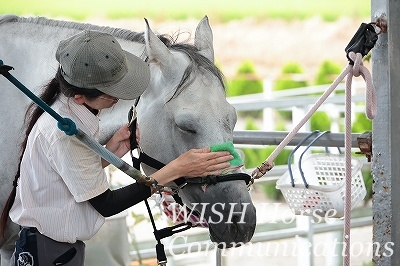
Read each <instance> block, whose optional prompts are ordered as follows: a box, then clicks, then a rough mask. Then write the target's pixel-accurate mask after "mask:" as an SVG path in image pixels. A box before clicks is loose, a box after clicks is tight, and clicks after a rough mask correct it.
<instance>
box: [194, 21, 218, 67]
mask: <svg viewBox="0 0 400 266" xmlns="http://www.w3.org/2000/svg"><path fill="white" fill-rule="evenodd" d="M194 45H195V46H196V47H197V48H198V49H199V50H200V54H201V55H203V56H205V57H206V58H208V59H209V60H210V61H211V62H214V48H213V33H212V30H211V27H210V24H209V22H208V17H207V16H205V17H204V18H203V19H202V20H201V21H200V23H199V25H197V28H196V33H195V37H194Z"/></svg>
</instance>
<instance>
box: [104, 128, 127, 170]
mask: <svg viewBox="0 0 400 266" xmlns="http://www.w3.org/2000/svg"><path fill="white" fill-rule="evenodd" d="M130 136H131V132H130V131H129V128H128V125H124V126H123V127H121V128H120V129H118V131H117V132H115V134H114V136H112V138H111V139H110V140H109V141H108V142H107V144H106V148H107V149H108V150H109V151H111V152H112V153H114V154H115V155H116V156H118V157H120V158H121V157H122V156H124V155H125V154H126V153H127V152H128V151H129V149H130V147H131V145H130V141H129V137H130ZM106 165H108V163H106ZM103 166H104V162H103Z"/></svg>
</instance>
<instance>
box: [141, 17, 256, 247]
mask: <svg viewBox="0 0 400 266" xmlns="http://www.w3.org/2000/svg"><path fill="white" fill-rule="evenodd" d="M161 39H162V37H157V36H156V35H155V34H154V33H153V32H152V31H151V30H150V28H149V26H148V25H147V30H146V33H145V42H146V54H147V57H148V62H149V65H150V69H151V81H150V86H149V87H148V89H147V90H146V91H145V92H144V94H143V95H142V97H141V99H140V101H139V105H138V106H137V110H138V125H139V130H140V147H141V149H142V150H143V151H144V152H145V153H147V154H148V155H149V156H151V157H153V158H155V159H157V160H159V161H161V162H163V163H165V164H167V163H168V162H170V161H172V160H173V159H175V158H177V157H178V156H179V155H180V154H182V153H184V152H186V151H188V150H189V149H192V148H203V147H207V146H211V145H213V144H218V143H222V142H226V141H232V139H233V129H234V126H235V124H236V119H237V117H236V112H235V109H234V108H233V107H232V106H231V105H230V104H229V103H228V102H227V100H226V94H225V88H224V82H223V76H222V74H221V72H220V71H219V70H218V69H217V68H216V67H215V65H214V50H213V44H212V39H213V36H212V31H211V28H210V26H209V23H208V19H207V17H205V18H204V19H202V21H201V22H200V23H199V25H198V27H197V29H196V33H195V40H194V45H189V44H168V43H167V42H166V40H164V42H163V41H162V40H161ZM143 169H144V171H145V172H146V174H151V173H152V172H154V169H152V168H150V167H148V166H146V165H143ZM179 195H180V196H181V198H182V199H183V202H184V203H185V204H186V205H187V206H189V207H192V208H195V209H197V211H198V212H203V214H204V218H205V219H206V220H207V221H208V223H209V230H210V235H211V240H212V241H214V242H217V243H219V244H220V246H222V247H232V246H236V245H240V244H242V243H246V242H248V241H250V239H251V237H252V236H253V233H254V229H255V224H256V212H255V208H254V205H253V204H252V201H251V198H250V195H249V193H248V191H247V187H246V183H245V181H243V180H236V181H227V182H220V183H217V184H213V185H208V186H207V188H206V189H204V187H203V188H202V186H201V184H196V185H194V184H189V185H187V186H185V187H184V188H183V189H181V190H180V191H179Z"/></svg>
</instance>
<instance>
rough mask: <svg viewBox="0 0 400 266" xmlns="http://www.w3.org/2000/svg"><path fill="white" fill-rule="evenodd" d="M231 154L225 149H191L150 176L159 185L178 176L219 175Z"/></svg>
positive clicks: (231, 157) (228, 164)
mask: <svg viewBox="0 0 400 266" xmlns="http://www.w3.org/2000/svg"><path fill="white" fill-rule="evenodd" d="M232 159H233V156H232V155H231V154H230V153H229V152H227V151H220V152H210V148H203V149H192V150H189V151H187V152H185V153H184V154H182V155H181V156H179V157H178V158H176V159H175V160H173V161H172V162H170V163H169V164H167V165H166V166H164V167H163V168H162V169H161V170H159V171H157V172H155V173H154V174H152V175H151V176H152V177H153V178H154V179H156V180H157V181H158V182H159V183H160V184H161V185H165V184H166V183H168V182H171V181H173V180H175V179H177V178H179V177H183V176H184V177H198V176H207V175H220V174H221V173H222V172H223V170H224V169H226V168H228V167H229V166H230V163H229V160H232Z"/></svg>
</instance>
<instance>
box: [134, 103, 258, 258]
mask: <svg viewBox="0 0 400 266" xmlns="http://www.w3.org/2000/svg"><path fill="white" fill-rule="evenodd" d="M138 102H139V98H138V99H137V100H136V102H135V104H134V106H132V108H131V109H130V110H129V113H128V121H129V130H130V131H131V136H130V149H131V151H133V150H135V149H138V148H139V145H138V143H137V141H136V116H135V113H134V112H135V107H136V106H137V104H138ZM138 150H139V158H136V157H134V156H133V155H132V153H131V157H132V163H133V167H135V168H136V169H138V170H140V164H141V163H144V164H146V165H148V166H150V167H153V168H154V169H157V170H159V169H161V168H162V167H164V166H165V164H164V163H162V162H160V161H158V160H156V159H154V158H152V157H150V156H148V155H147V154H146V153H144V152H143V151H142V150H141V149H138ZM233 180H244V181H245V182H246V185H248V184H249V182H250V180H251V177H250V175H248V174H246V173H234V174H227V175H223V176H206V177H197V178H190V179H186V178H183V177H180V178H178V179H175V180H174V181H173V182H174V183H175V184H176V186H177V187H178V189H181V188H183V187H184V186H186V185H187V184H202V185H203V184H206V185H215V184H217V183H219V182H225V181H233ZM172 197H173V198H174V200H175V202H177V203H178V204H179V205H181V206H184V204H183V201H182V199H181V197H180V196H179V195H178V193H177V192H175V193H172ZM144 202H145V204H146V208H147V212H148V213H149V217H150V221H151V223H152V226H153V229H154V232H153V233H154V236H155V238H156V240H157V244H156V252H157V260H158V263H159V265H165V264H166V262H167V257H166V255H165V251H164V245H163V244H162V243H161V239H163V238H166V237H169V236H172V235H173V234H175V233H179V232H182V231H185V230H187V229H190V228H191V227H192V226H193V225H192V223H191V222H186V223H181V224H177V225H175V226H172V227H166V228H164V229H160V230H158V229H157V228H156V225H155V222H154V218H153V215H152V213H151V209H150V206H149V203H148V201H147V200H144ZM184 207H186V206H184ZM192 213H194V214H197V215H198V217H200V214H199V213H198V212H197V211H196V210H192Z"/></svg>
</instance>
